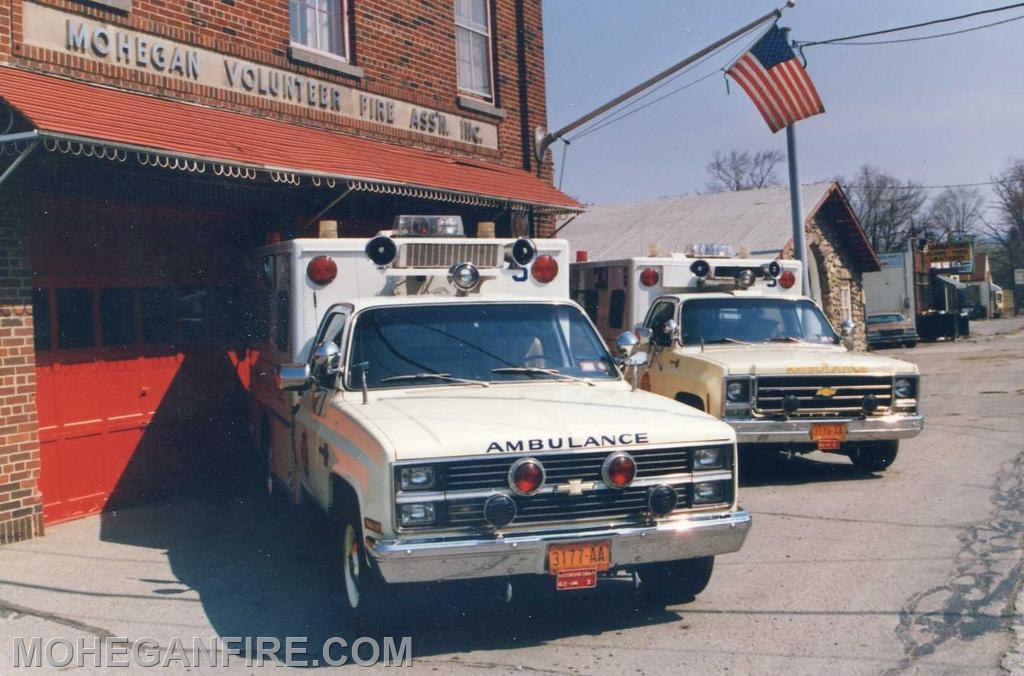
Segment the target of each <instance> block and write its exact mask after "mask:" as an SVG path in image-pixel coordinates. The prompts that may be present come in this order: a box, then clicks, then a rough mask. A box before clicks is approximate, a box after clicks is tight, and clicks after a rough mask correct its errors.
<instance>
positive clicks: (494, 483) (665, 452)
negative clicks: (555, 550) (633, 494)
mask: <svg viewBox="0 0 1024 676" xmlns="http://www.w3.org/2000/svg"><path fill="white" fill-rule="evenodd" d="M628 450H629V452H630V453H631V454H632V455H633V458H634V459H635V460H636V467H637V477H641V478H648V477H654V476H660V475H663V474H680V473H688V472H690V471H692V470H691V469H690V453H691V450H692V449H689V448H685V447H683V448H659V449H635V448H630V449H628ZM612 452H613V451H610V450H602V451H585V452H580V451H577V452H575V453H552V452H550V451H546V452H543V453H537V454H535V455H534V456H533V457H535V458H537V459H539V460H540V461H541V463H542V464H543V465H544V469H545V471H546V473H547V483H548V484H561V483H565V482H567V481H570V480H572V479H580V480H582V481H603V480H602V478H601V465H602V463H604V460H605V458H607V457H608V455H609V454H610V453H612ZM520 457H526V456H515V457H496V458H495V457H490V458H481V459H479V460H465V461H461V462H454V463H451V464H448V465H447V466H445V467H444V487H445V490H446V491H448V492H449V494H451V492H452V491H466V490H480V489H489V488H493V489H506V488H508V471H509V469H511V467H512V463H513V462H514V461H515V460H517V459H518V458H520Z"/></svg>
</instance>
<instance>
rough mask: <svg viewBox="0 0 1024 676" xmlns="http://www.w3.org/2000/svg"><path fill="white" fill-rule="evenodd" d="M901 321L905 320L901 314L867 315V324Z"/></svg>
mask: <svg viewBox="0 0 1024 676" xmlns="http://www.w3.org/2000/svg"><path fill="white" fill-rule="evenodd" d="M902 321H905V320H904V319H903V315H896V314H893V315H868V324H888V323H889V322H902Z"/></svg>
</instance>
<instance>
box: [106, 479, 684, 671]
mask: <svg viewBox="0 0 1024 676" xmlns="http://www.w3.org/2000/svg"><path fill="white" fill-rule="evenodd" d="M213 493H215V494H213ZM101 518H102V531H101V536H102V539H103V540H105V541H111V542H118V543H124V544H130V545H136V546H142V547H155V548H161V549H166V550H167V557H168V560H169V562H170V565H171V568H172V570H173V572H174V575H175V577H176V579H177V581H176V582H175V581H169V582H168V584H167V585H166V586H165V587H162V588H157V589H155V590H154V593H155V594H159V595H164V596H168V595H175V594H182V593H186V592H188V591H189V590H194V591H195V592H196V593H197V594H198V596H199V599H200V602H201V604H202V607H203V610H204V612H205V614H206V616H207V618H208V620H209V622H210V625H211V627H212V628H213V630H214V631H215V632H216V634H217V635H218V636H220V637H221V638H223V637H243V638H244V637H252V638H253V642H254V644H255V638H256V637H274V638H277V639H278V640H279V641H280V642H281V645H284V642H285V638H286V637H289V636H298V637H306V639H307V642H306V644H307V646H308V654H307V656H306V659H309V660H310V661H311V662H312V660H314V659H319V660H320V663H321V664H323V660H322V655H321V654H320V648H321V646H322V645H323V644H324V642H325V641H327V639H329V638H332V637H341V638H343V639H345V640H346V641H347V642H348V644H349V645H351V643H352V641H353V640H354V639H355V638H357V637H358V636H360V635H361V634H360V633H359V632H357V631H356V630H355V629H354V628H352V627H348V626H346V621H345V618H344V616H343V614H342V612H341V610H340V608H341V607H342V606H341V602H342V599H341V598H340V597H339V596H338V595H337V592H336V591H335V589H334V588H333V585H332V583H331V580H332V577H333V566H334V562H333V561H332V559H331V547H330V545H329V543H330V538H331V537H332V531H331V529H330V527H329V525H328V524H327V523H326V520H325V519H324V518H323V517H322V516H321V515H320V514H319V513H318V512H317V511H316V510H315V509H314V508H311V507H307V506H300V507H295V506H290V505H288V504H286V503H285V501H284V500H283V499H281V498H277V497H275V498H271V499H269V500H268V499H267V498H266V497H264V496H263V495H261V494H259V493H258V491H254V490H250V489H249V488H248V487H247V486H245V487H234V490H232V487H225V486H221V487H220V489H219V490H218V491H215V492H213V491H211V492H210V494H206V495H202V496H197V497H195V498H194V499H191V500H188V501H181V502H174V503H170V504H153V505H147V506H144V507H138V508H133V509H127V510H121V511H118V512H116V513H105V514H103V515H102V517H101ZM540 580H541V581H542V582H543V584H544V587H543V588H540V587H539V585H538V584H531V585H529V587H528V588H526V587H525V586H523V587H520V588H519V591H520V596H519V598H517V599H516V600H515V601H514V602H513V603H511V604H506V603H504V601H502V600H501V599H500V598H499V597H500V591H499V588H498V586H497V585H494V584H471V585H470V584H450V583H445V584H429V585H426V584H425V585H401V586H397V587H396V588H395V591H396V593H397V598H396V601H397V603H396V607H395V609H394V612H393V613H391V614H390V618H391V619H390V620H389V621H388V622H387V623H386V624H385V625H383V626H382V627H381V631H380V634H381V635H382V636H393V637H401V636H411V637H412V639H413V644H412V653H413V656H414V657H417V658H419V657H424V656H429V655H435V654H443V653H464V652H467V651H473V650H500V649H511V648H521V647H528V646H534V645H540V644H543V643H545V642H547V641H551V640H554V639H558V638H561V637H565V636H576V635H588V634H589V635H596V634H601V633H602V632H605V631H608V630H618V629H623V628H629V627H637V626H645V625H651V624H660V623H664V622H673V621H676V620H678V619H679V615H677V614H676V613H674V612H672V611H669V610H664V609H660V608H642V609H640V608H637V606H636V603H635V594H634V590H633V585H632V581H631V580H629V579H627V578H624V577H623V578H620V579H614V580H608V581H606V582H602V584H601V586H599V588H598V589H597V590H591V591H585V592H560V593H556V592H555V591H554V589H553V582H551V580H550V579H549V578H540ZM332 656H333V657H335V658H337V656H338V650H337V647H335V648H334V649H333V650H332Z"/></svg>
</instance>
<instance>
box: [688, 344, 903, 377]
mask: <svg viewBox="0 0 1024 676" xmlns="http://www.w3.org/2000/svg"><path fill="white" fill-rule="evenodd" d="M689 356H691V357H694V358H697V359H704V360H707V361H709V362H712V363H716V364H719V365H721V366H722V367H723V368H724V369H725V370H726V372H727V373H728V374H729V375H757V374H772V375H813V374H819V373H822V374H825V373H827V374H842V373H845V374H851V375H856V374H871V373H873V374H879V373H917V366H915V365H914V364H911V363H910V362H905V361H900V360H899V359H892V358H890V357H881V356H877V355H873V354H868V353H864V352H848V351H847V350H845V349H844V348H842V347H838V346H833V345H823V346H821V347H818V346H816V345H797V344H795V343H794V344H788V345H787V344H772V345H771V346H770V347H766V346H760V345H755V346H750V347H748V346H745V345H729V346H718V345H715V346H710V347H706V348H705V349H704V351H703V352H700V351H694V352H691V353H690V354H689Z"/></svg>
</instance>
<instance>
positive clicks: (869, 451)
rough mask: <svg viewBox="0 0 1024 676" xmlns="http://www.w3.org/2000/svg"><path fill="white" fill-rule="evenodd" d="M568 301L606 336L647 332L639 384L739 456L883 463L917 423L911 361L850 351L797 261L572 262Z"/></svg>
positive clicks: (730, 257)
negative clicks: (698, 421)
mask: <svg viewBox="0 0 1024 676" xmlns="http://www.w3.org/2000/svg"><path fill="white" fill-rule="evenodd" d="M571 277H572V279H571V282H570V284H571V287H572V295H573V298H575V299H576V300H577V301H578V302H579V303H580V304H581V305H582V306H583V307H584V309H585V310H586V311H587V313H588V314H589V315H590V316H591V318H592V319H594V321H595V323H596V324H597V326H598V330H599V331H600V332H601V334H602V336H603V337H605V338H606V339H610V337H611V336H613V335H615V333H616V332H618V331H621V330H625V329H628V328H630V327H633V326H634V325H637V324H640V323H642V326H644V327H647V328H648V329H649V330H650V332H651V336H652V337H651V341H650V346H649V350H650V361H649V364H648V370H647V371H646V372H645V373H644V375H643V378H642V386H643V387H644V389H649V390H651V391H652V392H656V393H658V394H663V395H665V396H667V397H671V398H672V399H675V400H676V401H679V402H682V403H684V404H687V405H689V406H691V407H693V408H695V409H698V410H701V411H707V412H709V413H712V414H713V415H715V416H717V417H719V418H722V419H723V420H724V421H725V422H727V423H728V424H729V425H731V426H732V428H733V429H734V430H735V431H736V438H737V441H738V443H739V446H740V449H741V450H745V449H746V448H750V449H751V450H753V451H755V452H760V451H772V450H777V451H785V452H789V453H794V452H795V453H805V452H810V451H812V450H816V449H817V450H823V451H831V452H838V453H844V454H846V455H847V456H849V457H850V459H851V460H852V461H853V463H854V464H855V465H857V466H858V467H859V468H861V469H863V470H866V471H881V470H884V469H886V468H888V467H889V465H891V464H892V462H893V460H895V458H896V454H897V452H898V448H899V440H900V439H906V438H909V437H913V436H916V435H917V434H918V433H919V432H920V431H921V429H922V427H923V423H924V419H923V417H922V415H921V410H920V403H919V402H920V387H919V385H920V378H919V375H918V370H917V367H916V366H915V365H914V364H910V363H908V362H904V361H899V360H896V359H889V358H887V357H879V356H875V355H871V354H864V353H855V352H853V351H852V350H851V349H850V343H851V340H849V334H850V331H851V330H852V328H853V325H852V323H851V324H848V325H847V326H844V327H843V328H842V331H841V333H837V332H836V331H835V329H834V328H833V327H832V326H831V324H830V323H829V321H828V320H827V319H826V318H825V316H824V314H823V313H822V311H821V309H820V308H819V307H818V306H817V304H815V302H814V301H813V300H811V299H810V298H808V297H806V296H803V295H801V293H800V291H799V287H798V280H799V279H800V277H801V267H800V262H799V261H795V260H772V259H760V258H736V257H735V255H734V253H733V252H732V250H731V248H729V247H724V246H721V245H706V246H703V247H697V248H695V250H691V252H689V253H688V254H672V255H671V256H664V257H647V258H630V259H623V260H611V261H600V262H596V261H592V262H580V263H575V264H573V266H572V273H571Z"/></svg>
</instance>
